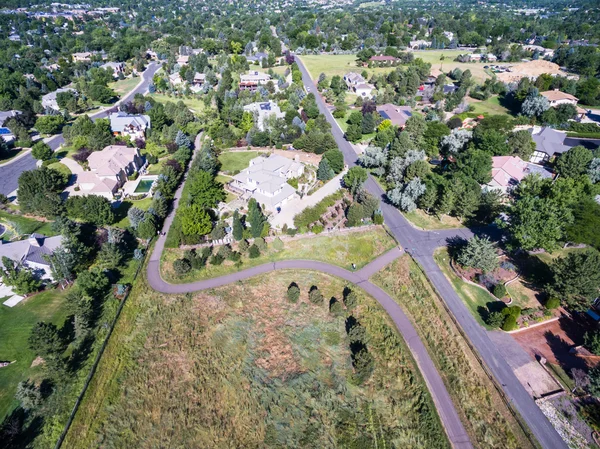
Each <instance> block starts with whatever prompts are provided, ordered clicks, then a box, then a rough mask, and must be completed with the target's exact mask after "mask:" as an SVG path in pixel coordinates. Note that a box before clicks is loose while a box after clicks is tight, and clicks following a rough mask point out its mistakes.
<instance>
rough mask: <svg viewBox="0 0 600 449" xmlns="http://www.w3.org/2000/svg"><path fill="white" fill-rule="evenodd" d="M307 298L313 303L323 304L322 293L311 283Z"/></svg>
mask: <svg viewBox="0 0 600 449" xmlns="http://www.w3.org/2000/svg"><path fill="white" fill-rule="evenodd" d="M308 299H309V301H310V302H312V303H313V304H323V294H322V293H321V291H320V290H319V287H317V286H316V285H313V286H312V287H311V288H310V290H309V291H308Z"/></svg>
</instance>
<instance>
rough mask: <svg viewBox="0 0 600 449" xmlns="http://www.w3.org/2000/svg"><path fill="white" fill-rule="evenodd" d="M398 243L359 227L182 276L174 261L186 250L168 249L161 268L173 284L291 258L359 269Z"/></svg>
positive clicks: (286, 244) (288, 243)
mask: <svg viewBox="0 0 600 449" xmlns="http://www.w3.org/2000/svg"><path fill="white" fill-rule="evenodd" d="M237 246H238V245H237V244H235V245H233V249H234V250H236V249H237ZM394 246H396V242H395V241H394V240H393V239H392V238H391V237H390V236H389V235H388V234H387V232H386V231H385V229H383V228H382V227H378V228H375V229H373V228H369V229H368V230H366V231H365V230H360V229H357V230H356V231H352V232H348V233H345V234H338V235H332V236H326V235H322V236H315V237H307V236H301V237H299V238H296V239H293V240H286V241H284V247H283V249H282V250H280V251H277V250H276V249H275V248H274V245H273V244H269V245H268V247H267V249H266V250H265V251H263V252H262V253H261V254H260V256H259V257H257V258H254V259H250V258H249V257H248V256H247V255H246V254H245V255H244V256H242V259H241V262H242V264H241V268H240V267H238V266H236V264H235V263H234V262H231V261H225V262H223V263H222V264H221V265H210V264H207V265H206V267H204V268H202V269H200V270H193V271H191V272H189V273H187V274H186V275H178V274H176V273H175V272H174V270H173V262H174V261H175V260H176V259H180V258H181V257H183V253H184V250H182V249H178V248H177V249H165V251H164V253H163V257H162V260H161V269H162V276H163V278H164V279H165V280H166V281H167V282H172V283H186V282H191V281H195V280H200V279H210V278H213V277H218V276H223V275H225V274H228V273H233V272H236V271H239V270H240V269H247V268H249V267H253V266H256V265H262V264H264V263H267V262H276V261H279V260H289V259H304V260H317V261H320V262H327V263H330V264H333V265H339V266H341V267H343V268H346V269H351V264H352V263H354V264H356V267H357V269H359V268H361V267H363V266H365V265H366V264H367V263H369V262H370V261H372V260H374V259H376V258H377V256H379V255H381V254H383V253H384V252H386V251H388V250H390V249H392V248H393V247H394Z"/></svg>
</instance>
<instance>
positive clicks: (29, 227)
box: [0, 211, 56, 237]
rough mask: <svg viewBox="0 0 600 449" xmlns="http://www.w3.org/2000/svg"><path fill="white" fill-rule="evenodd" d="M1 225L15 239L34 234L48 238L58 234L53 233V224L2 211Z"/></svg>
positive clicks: (0, 212) (0, 214) (0, 215)
mask: <svg viewBox="0 0 600 449" xmlns="http://www.w3.org/2000/svg"><path fill="white" fill-rule="evenodd" d="M0 223H2V224H4V225H6V227H7V228H8V231H9V232H11V233H12V234H13V236H15V237H16V236H19V235H26V234H33V233H34V232H37V233H39V234H44V235H46V236H48V237H51V236H53V235H56V233H55V232H53V231H52V222H47V221H38V220H35V219H33V218H28V217H23V216H20V215H14V214H9V213H8V212H4V211H0Z"/></svg>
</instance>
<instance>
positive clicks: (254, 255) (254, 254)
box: [248, 245, 260, 259]
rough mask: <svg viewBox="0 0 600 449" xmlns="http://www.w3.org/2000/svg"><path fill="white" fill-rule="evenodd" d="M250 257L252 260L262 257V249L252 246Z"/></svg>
mask: <svg viewBox="0 0 600 449" xmlns="http://www.w3.org/2000/svg"><path fill="white" fill-rule="evenodd" d="M248 255H249V256H250V259H256V258H257V257H260V249H258V246H256V245H252V246H251V247H250V248H249V249H248Z"/></svg>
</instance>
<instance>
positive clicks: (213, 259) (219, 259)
mask: <svg viewBox="0 0 600 449" xmlns="http://www.w3.org/2000/svg"><path fill="white" fill-rule="evenodd" d="M224 260H225V258H224V257H223V256H221V255H220V254H215V255H214V256H212V257H211V258H210V264H211V265H221V264H222V263H223V261H224Z"/></svg>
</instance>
